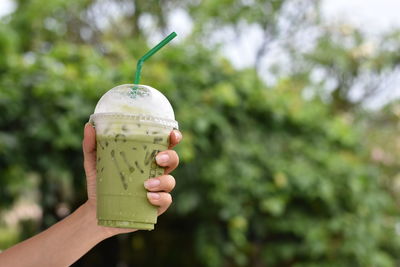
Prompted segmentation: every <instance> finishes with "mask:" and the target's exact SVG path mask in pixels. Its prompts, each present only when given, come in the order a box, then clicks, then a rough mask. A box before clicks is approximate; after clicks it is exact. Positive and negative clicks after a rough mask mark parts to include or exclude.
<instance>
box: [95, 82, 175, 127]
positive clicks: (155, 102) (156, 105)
mask: <svg viewBox="0 0 400 267" xmlns="http://www.w3.org/2000/svg"><path fill="white" fill-rule="evenodd" d="M134 86H135V85H133V84H123V85H119V86H116V87H114V88H112V89H111V90H109V91H108V92H106V93H105V94H104V95H103V96H102V97H101V98H100V100H99V102H98V103H97V105H96V108H95V110H94V113H95V114H98V113H110V112H112V113H124V114H147V115H151V116H154V117H159V118H163V119H169V120H175V115H174V110H173V109H172V106H171V104H170V103H169V101H168V99H167V98H166V97H165V96H164V95H163V94H162V93H160V92H159V91H158V90H156V89H154V88H152V87H150V86H146V85H138V86H137V88H136V89H132V88H133V87H134ZM135 90H136V91H135Z"/></svg>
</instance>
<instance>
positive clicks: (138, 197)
mask: <svg viewBox="0 0 400 267" xmlns="http://www.w3.org/2000/svg"><path fill="white" fill-rule="evenodd" d="M133 86H134V85H121V86H117V87H115V88H113V89H111V90H110V91H108V92H107V93H106V94H105V95H104V96H103V97H102V98H101V99H100V101H99V103H98V104H97V107H96V110H95V114H93V115H92V116H91V121H92V123H93V124H94V126H95V129H96V141H97V219H98V224H99V225H103V226H109V227H122V228H135V229H146V230H152V229H154V224H155V223H156V221H157V207H155V206H153V205H151V204H150V203H149V201H148V199H147V195H146V193H147V191H146V189H145V188H144V186H143V183H144V181H145V180H147V179H148V178H150V177H156V176H160V175H162V174H163V173H164V169H163V168H161V167H159V166H158V165H157V164H156V162H155V156H156V155H157V153H158V152H160V151H163V150H166V149H167V148H168V145H169V134H170V132H171V131H172V130H173V129H174V128H177V127H178V125H177V122H176V121H175V120H174V115H173V110H172V107H171V105H170V104H169V102H168V100H167V99H166V98H165V97H164V96H163V95H162V94H161V93H160V92H158V91H157V90H156V89H154V88H151V87H148V86H139V88H136V89H135V91H132V87H133ZM106 110H109V111H111V112H105V111H106ZM151 114H155V115H151Z"/></svg>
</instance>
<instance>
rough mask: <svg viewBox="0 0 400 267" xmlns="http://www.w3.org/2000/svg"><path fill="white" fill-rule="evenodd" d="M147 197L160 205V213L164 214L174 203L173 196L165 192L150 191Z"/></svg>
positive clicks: (152, 202) (154, 203)
mask: <svg viewBox="0 0 400 267" xmlns="http://www.w3.org/2000/svg"><path fill="white" fill-rule="evenodd" d="M147 198H148V200H149V201H150V203H151V204H153V205H154V206H158V215H161V214H163V213H164V212H165V211H166V210H167V209H168V208H169V206H170V205H171V203H172V196H171V194H169V193H165V192H157V193H155V192H148V193H147Z"/></svg>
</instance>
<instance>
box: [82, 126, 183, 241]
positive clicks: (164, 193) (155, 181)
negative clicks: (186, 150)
mask: <svg viewBox="0 0 400 267" xmlns="http://www.w3.org/2000/svg"><path fill="white" fill-rule="evenodd" d="M181 140H182V134H181V133H180V132H179V131H178V130H174V131H172V132H171V134H170V147H169V150H166V151H163V152H160V153H158V155H157V156H156V162H157V164H158V165H159V166H161V167H165V172H164V175H162V176H159V177H156V178H151V179H148V180H147V181H146V182H145V185H144V186H145V188H146V189H148V190H149V191H150V192H149V193H148V194H147V198H148V199H149V201H150V203H151V204H153V205H155V206H158V215H160V214H162V213H164V212H165V211H166V210H167V209H168V207H169V206H170V205H171V203H172V197H171V195H170V192H171V191H172V189H174V187H175V179H174V177H172V176H171V175H169V173H170V172H171V171H173V170H174V169H175V168H176V167H177V166H178V164H179V158H178V155H177V154H176V152H175V151H173V150H170V149H172V148H173V147H174V146H176V145H177V144H178V143H179V142H180V141H181ZM82 147H83V155H84V162H83V165H84V169H85V173H86V183H87V193H88V201H87V204H88V206H89V207H90V209H91V211H92V214H94V216H95V214H96V132H95V129H94V128H93V126H92V125H91V124H89V123H87V124H86V125H85V129H84V138H83V142H82ZM99 227H100V228H102V229H103V230H105V231H106V232H108V233H110V234H111V235H114V234H118V233H128V232H133V231H135V230H134V229H122V228H111V227H102V226H99Z"/></svg>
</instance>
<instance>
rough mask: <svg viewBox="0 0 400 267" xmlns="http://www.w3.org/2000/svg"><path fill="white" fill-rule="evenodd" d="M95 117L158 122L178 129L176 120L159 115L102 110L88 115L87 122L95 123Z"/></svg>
mask: <svg viewBox="0 0 400 267" xmlns="http://www.w3.org/2000/svg"><path fill="white" fill-rule="evenodd" d="M97 118H119V119H122V120H124V119H125V120H134V121H135V122H140V123H153V124H160V125H162V126H166V127H172V128H174V129H179V128H178V127H179V125H178V122H177V121H176V120H171V119H165V118H161V117H156V116H152V115H149V114H143V113H118V112H102V113H95V114H92V115H90V118H89V122H90V123H92V124H93V125H96V119H97Z"/></svg>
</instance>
